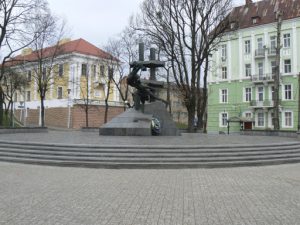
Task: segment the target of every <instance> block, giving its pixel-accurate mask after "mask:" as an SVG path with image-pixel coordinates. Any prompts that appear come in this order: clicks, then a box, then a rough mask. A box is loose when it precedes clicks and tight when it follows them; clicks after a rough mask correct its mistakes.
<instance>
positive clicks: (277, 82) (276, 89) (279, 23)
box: [273, 11, 283, 130]
mask: <svg viewBox="0 0 300 225" xmlns="http://www.w3.org/2000/svg"><path fill="white" fill-rule="evenodd" d="M282 16H283V15H282V12H280V11H277V12H276V20H277V26H276V32H277V44H276V67H275V68H276V69H275V77H274V118H273V120H274V130H279V129H280V125H279V104H280V103H279V102H280V101H279V85H280V51H281V48H282V46H281V26H282Z"/></svg>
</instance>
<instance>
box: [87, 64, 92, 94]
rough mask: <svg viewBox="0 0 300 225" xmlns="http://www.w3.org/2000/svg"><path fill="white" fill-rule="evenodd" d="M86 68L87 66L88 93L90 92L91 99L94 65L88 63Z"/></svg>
mask: <svg viewBox="0 0 300 225" xmlns="http://www.w3.org/2000/svg"><path fill="white" fill-rule="evenodd" d="M86 68H87V71H88V73H87V81H88V85H87V87H88V90H87V93H88V96H89V99H91V97H92V96H91V85H92V65H90V64H88V63H87V64H86Z"/></svg>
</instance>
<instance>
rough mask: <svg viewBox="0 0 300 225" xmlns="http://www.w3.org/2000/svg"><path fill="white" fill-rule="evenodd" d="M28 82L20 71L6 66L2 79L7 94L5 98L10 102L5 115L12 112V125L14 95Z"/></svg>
mask: <svg viewBox="0 0 300 225" xmlns="http://www.w3.org/2000/svg"><path fill="white" fill-rule="evenodd" d="M26 84H27V80H26V78H25V77H24V76H23V74H21V73H20V72H18V71H16V70H14V69H11V68H6V70H5V73H4V76H3V79H2V84H1V86H2V90H3V93H4V95H5V99H6V101H7V102H8V104H7V107H6V109H5V115H6V117H8V113H9V112H10V126H11V127H12V126H13V103H14V96H15V95H16V93H17V91H21V89H22V88H24V86H25V85H26Z"/></svg>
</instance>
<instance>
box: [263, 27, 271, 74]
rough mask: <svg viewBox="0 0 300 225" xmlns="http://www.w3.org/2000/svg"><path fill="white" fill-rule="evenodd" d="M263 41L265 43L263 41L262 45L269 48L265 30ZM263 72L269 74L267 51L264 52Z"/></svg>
mask: <svg viewBox="0 0 300 225" xmlns="http://www.w3.org/2000/svg"><path fill="white" fill-rule="evenodd" d="M264 39H265V41H264V43H265V44H264V45H265V46H268V47H270V46H269V44H270V43H269V35H268V32H267V30H266V29H264ZM265 49H266V48H265ZM264 72H265V74H270V73H271V68H270V66H269V59H268V51H265V63H264Z"/></svg>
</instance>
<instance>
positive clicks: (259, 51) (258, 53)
mask: <svg viewBox="0 0 300 225" xmlns="http://www.w3.org/2000/svg"><path fill="white" fill-rule="evenodd" d="M264 56H265V49H264V48H259V49H256V50H255V57H264Z"/></svg>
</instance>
